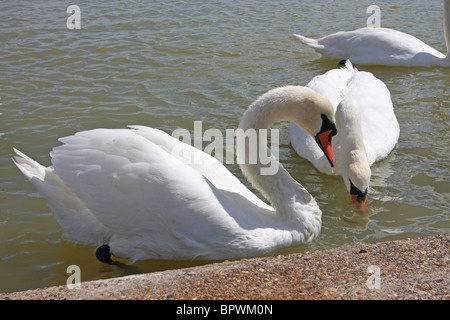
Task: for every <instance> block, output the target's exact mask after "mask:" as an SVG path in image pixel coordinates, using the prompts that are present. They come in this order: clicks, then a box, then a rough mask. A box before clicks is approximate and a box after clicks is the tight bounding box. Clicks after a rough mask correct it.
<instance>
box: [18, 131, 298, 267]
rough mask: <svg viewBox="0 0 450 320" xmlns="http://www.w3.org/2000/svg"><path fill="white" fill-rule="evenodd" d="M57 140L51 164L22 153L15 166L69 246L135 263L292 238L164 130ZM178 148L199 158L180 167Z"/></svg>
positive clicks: (240, 251)
mask: <svg viewBox="0 0 450 320" xmlns="http://www.w3.org/2000/svg"><path fill="white" fill-rule="evenodd" d="M60 140H61V142H63V144H62V145H60V146H58V147H55V148H54V149H53V151H52V152H51V156H52V163H53V166H52V167H49V168H44V167H43V166H41V165H39V164H38V163H37V162H35V161H33V160H31V159H30V158H28V157H27V156H25V155H24V154H22V153H20V152H18V151H17V154H18V156H16V157H15V163H16V164H17V166H18V167H19V168H20V169H21V170H22V172H23V173H24V174H25V175H26V176H27V177H28V178H29V179H30V180H31V182H33V183H34V184H35V186H36V187H37V188H38V190H39V192H40V193H41V194H42V195H43V196H44V197H45V198H46V199H47V201H48V205H49V207H50V208H51V210H52V212H53V213H54V216H55V218H56V220H57V221H58V223H59V224H60V225H61V227H62V228H63V230H64V236H65V237H66V238H67V239H69V240H70V241H72V242H74V243H78V244H83V245H88V246H99V245H103V244H108V245H109V246H110V247H111V252H112V253H113V254H114V255H116V256H118V257H128V258H130V259H131V260H141V259H219V258H220V259H222V258H233V257H236V256H249V255H255V254H262V253H266V252H269V251H271V250H274V249H275V248H277V247H278V246H280V247H281V246H285V245H286V244H289V243H292V241H293V239H292V234H291V232H290V231H289V230H285V229H283V226H284V225H283V222H282V221H280V218H279V216H277V215H276V214H275V211H274V209H273V208H272V207H270V206H269V205H267V204H266V203H264V202H263V201H262V200H260V199H259V198H258V197H256V196H255V195H254V194H253V193H252V192H251V191H250V190H248V189H247V188H246V187H245V186H244V185H243V184H242V183H241V182H240V181H239V180H238V179H237V178H236V177H234V176H233V175H232V174H231V173H230V172H229V171H228V170H227V169H226V168H225V167H224V166H223V165H222V164H221V163H220V162H219V161H218V160H217V159H215V158H213V157H211V156H210V155H207V154H205V153H203V152H202V151H200V150H197V149H195V148H194V147H191V146H189V145H187V144H185V143H183V142H181V141H178V140H177V139H175V138H173V137H171V136H170V135H168V134H166V133H164V132H162V131H160V130H157V129H151V128H147V127H137V126H134V127H132V129H131V130H130V129H94V130H89V131H83V132H79V133H76V134H75V135H73V136H69V137H65V138H62V139H60ZM175 148H177V151H180V150H183V149H184V151H187V152H188V153H196V152H199V153H200V154H201V156H202V157H203V158H202V160H201V162H200V163H192V162H189V161H184V160H183V159H181V158H180V157H179V156H178V155H179V153H177V152H175V150H174V149H175ZM185 155H186V154H185Z"/></svg>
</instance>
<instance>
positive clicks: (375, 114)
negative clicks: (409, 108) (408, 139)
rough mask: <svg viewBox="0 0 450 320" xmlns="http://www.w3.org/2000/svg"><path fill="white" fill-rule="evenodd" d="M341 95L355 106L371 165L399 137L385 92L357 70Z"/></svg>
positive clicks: (389, 150)
mask: <svg viewBox="0 0 450 320" xmlns="http://www.w3.org/2000/svg"><path fill="white" fill-rule="evenodd" d="M343 94H344V96H345V97H346V98H352V99H355V100H356V101H357V103H358V105H359V109H360V113H361V128H362V132H363V137H364V145H365V147H366V152H367V158H368V160H369V165H372V164H373V163H374V162H376V161H379V160H381V159H383V158H385V157H386V156H387V155H388V154H389V153H390V152H391V151H392V149H393V148H394V147H395V145H396V143H397V141H398V138H399V135H400V127H399V124H398V121H397V118H396V116H395V113H394V108H393V105H392V100H391V94H390V92H389V89H388V88H387V87H386V85H385V84H384V83H383V81H381V80H379V79H377V78H376V77H375V76H374V75H373V74H372V73H370V72H364V71H360V72H357V73H355V75H354V76H353V77H352V78H351V79H350V82H349V84H348V86H347V87H346V89H345V90H344V92H343Z"/></svg>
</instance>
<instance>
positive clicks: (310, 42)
mask: <svg viewBox="0 0 450 320" xmlns="http://www.w3.org/2000/svg"><path fill="white" fill-rule="evenodd" d="M294 37H296V38H297V39H299V40H300V41H301V42H303V43H304V44H306V45H308V46H310V47H312V48H314V49H323V46H322V45H320V44H319V41H318V40H316V39H312V38H308V37H305V36H302V35H299V34H294Z"/></svg>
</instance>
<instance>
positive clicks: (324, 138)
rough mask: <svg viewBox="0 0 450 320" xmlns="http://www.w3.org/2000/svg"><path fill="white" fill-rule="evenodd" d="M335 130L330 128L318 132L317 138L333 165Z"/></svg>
mask: <svg viewBox="0 0 450 320" xmlns="http://www.w3.org/2000/svg"><path fill="white" fill-rule="evenodd" d="M332 133H333V130H331V129H330V130H328V131H325V132H322V133H319V134H317V136H316V140H317V142H318V144H319V146H320V148H321V149H322V150H323V152H324V153H325V156H326V157H327V159H328V161H329V162H330V165H331V166H332V167H333V166H334V164H335V158H334V152H333V134H332Z"/></svg>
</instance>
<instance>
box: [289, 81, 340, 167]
mask: <svg viewBox="0 0 450 320" xmlns="http://www.w3.org/2000/svg"><path fill="white" fill-rule="evenodd" d="M302 91H303V100H302V101H301V104H302V106H303V107H302V108H296V109H295V112H293V114H294V117H293V118H292V121H293V122H294V123H295V124H297V125H298V126H299V127H300V128H302V129H303V130H305V131H306V132H308V133H309V134H310V135H311V136H312V137H314V138H315V140H316V142H317V144H318V145H319V147H320V149H321V150H322V151H323V153H324V154H325V156H326V158H327V160H328V162H329V163H330V165H331V166H332V167H333V166H334V164H335V156H334V152H333V144H332V141H333V136H335V135H336V134H337V132H338V130H337V128H336V120H335V115H334V109H333V106H332V105H331V102H330V101H329V100H328V99H327V98H325V97H324V96H322V95H320V94H318V93H317V92H315V91H313V90H311V89H309V88H306V87H303V88H302Z"/></svg>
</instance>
